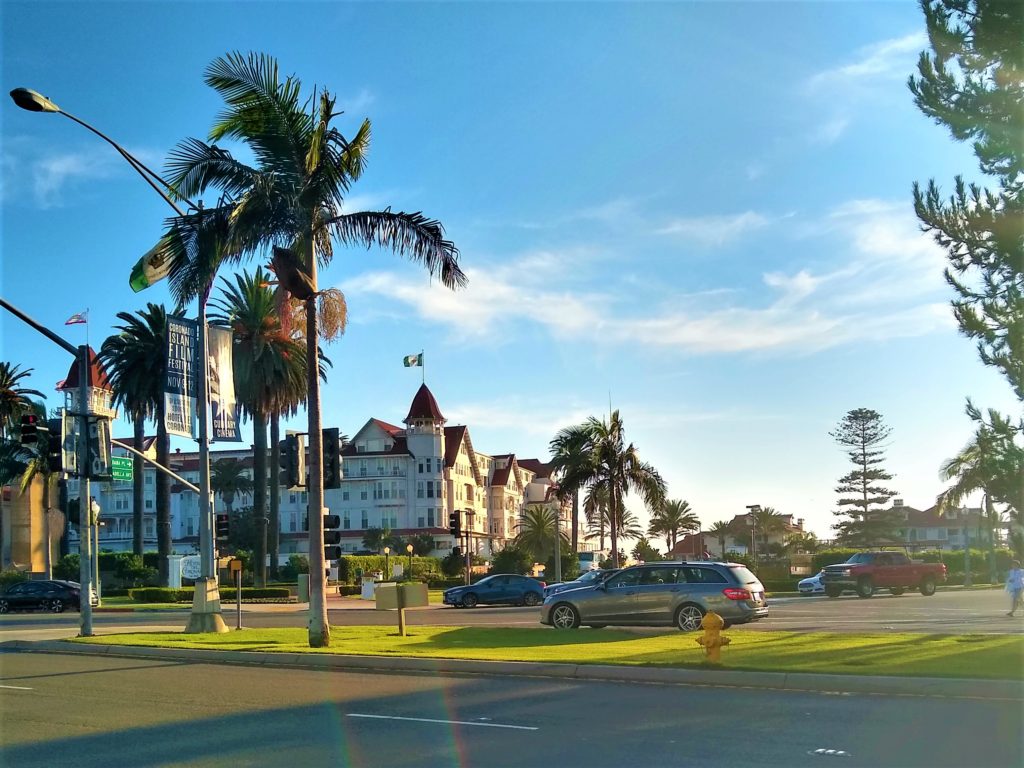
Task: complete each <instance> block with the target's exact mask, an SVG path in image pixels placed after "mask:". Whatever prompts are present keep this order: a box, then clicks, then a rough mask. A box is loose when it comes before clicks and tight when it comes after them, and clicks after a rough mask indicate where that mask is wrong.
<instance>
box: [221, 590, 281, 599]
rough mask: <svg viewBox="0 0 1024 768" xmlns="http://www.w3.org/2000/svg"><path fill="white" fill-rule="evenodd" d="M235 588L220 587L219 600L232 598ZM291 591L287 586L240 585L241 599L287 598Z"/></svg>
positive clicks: (233, 597)
mask: <svg viewBox="0 0 1024 768" xmlns="http://www.w3.org/2000/svg"><path fill="white" fill-rule="evenodd" d="M236 592H237V590H236V589H235V588H234V587H221V589H220V598H221V600H234V599H235V594H236ZM289 597H291V592H290V591H289V589H288V587H242V600H267V599H281V598H283V599H286V600H287V599H288V598H289Z"/></svg>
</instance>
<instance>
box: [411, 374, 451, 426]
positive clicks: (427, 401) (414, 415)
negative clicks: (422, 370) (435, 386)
mask: <svg viewBox="0 0 1024 768" xmlns="http://www.w3.org/2000/svg"><path fill="white" fill-rule="evenodd" d="M417 419H433V420H434V421H440V422H443V421H445V418H444V416H442V415H441V409H440V408H439V407H438V405H437V400H435V399H434V395H433V394H432V393H431V391H430V390H429V389H428V388H427V385H426V384H421V385H420V388H419V389H418V390H417V391H416V397H414V398H413V399H412V405H411V406H409V415H408V416H406V417H405V423H406V424H408V423H409V422H411V421H414V420H417Z"/></svg>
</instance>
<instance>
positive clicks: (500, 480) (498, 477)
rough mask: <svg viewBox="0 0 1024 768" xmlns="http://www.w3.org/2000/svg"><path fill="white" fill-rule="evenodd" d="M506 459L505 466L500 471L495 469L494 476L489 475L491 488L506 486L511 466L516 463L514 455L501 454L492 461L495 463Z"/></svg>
mask: <svg viewBox="0 0 1024 768" xmlns="http://www.w3.org/2000/svg"><path fill="white" fill-rule="evenodd" d="M501 459H506V460H507V461H506V462H505V466H504V467H503V468H501V469H495V470H494V474H493V475H491V485H492V486H505V485H508V475H509V472H511V471H512V465H513V464H514V463H515V461H516V455H515V454H514V453H503V454H501V455H500V456H495V457H494V460H495V462H496V463H497V461H499V460H501Z"/></svg>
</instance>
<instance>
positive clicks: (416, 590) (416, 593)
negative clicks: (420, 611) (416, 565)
mask: <svg viewBox="0 0 1024 768" xmlns="http://www.w3.org/2000/svg"><path fill="white" fill-rule="evenodd" d="M399 592H401V594H399ZM399 597H401V600H402V605H401V607H402V608H426V607H427V605H428V604H429V602H428V600H427V585H426V584H422V583H419V582H412V583H409V584H395V583H394V582H392V581H385V582H381V583H380V584H378V585H377V610H378V611H395V610H398V608H399V605H398V600H399Z"/></svg>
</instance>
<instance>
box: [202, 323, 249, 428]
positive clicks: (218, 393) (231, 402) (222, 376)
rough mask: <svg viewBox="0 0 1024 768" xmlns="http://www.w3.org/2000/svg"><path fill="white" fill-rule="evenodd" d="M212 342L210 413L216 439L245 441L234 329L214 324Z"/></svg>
mask: <svg viewBox="0 0 1024 768" xmlns="http://www.w3.org/2000/svg"><path fill="white" fill-rule="evenodd" d="M207 338H208V339H209V342H210V352H209V358H210V359H209V368H208V370H209V371H210V377H209V382H210V415H211V418H212V420H213V440H214V441H219V442H232V443H240V442H242V432H241V427H240V425H239V423H238V421H239V416H240V415H241V407H240V405H239V403H237V402H236V401H235V374H234V368H233V365H232V359H231V345H232V344H233V336H232V333H231V329H230V328H217V327H211V328H210V330H209V333H208V334H207Z"/></svg>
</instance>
